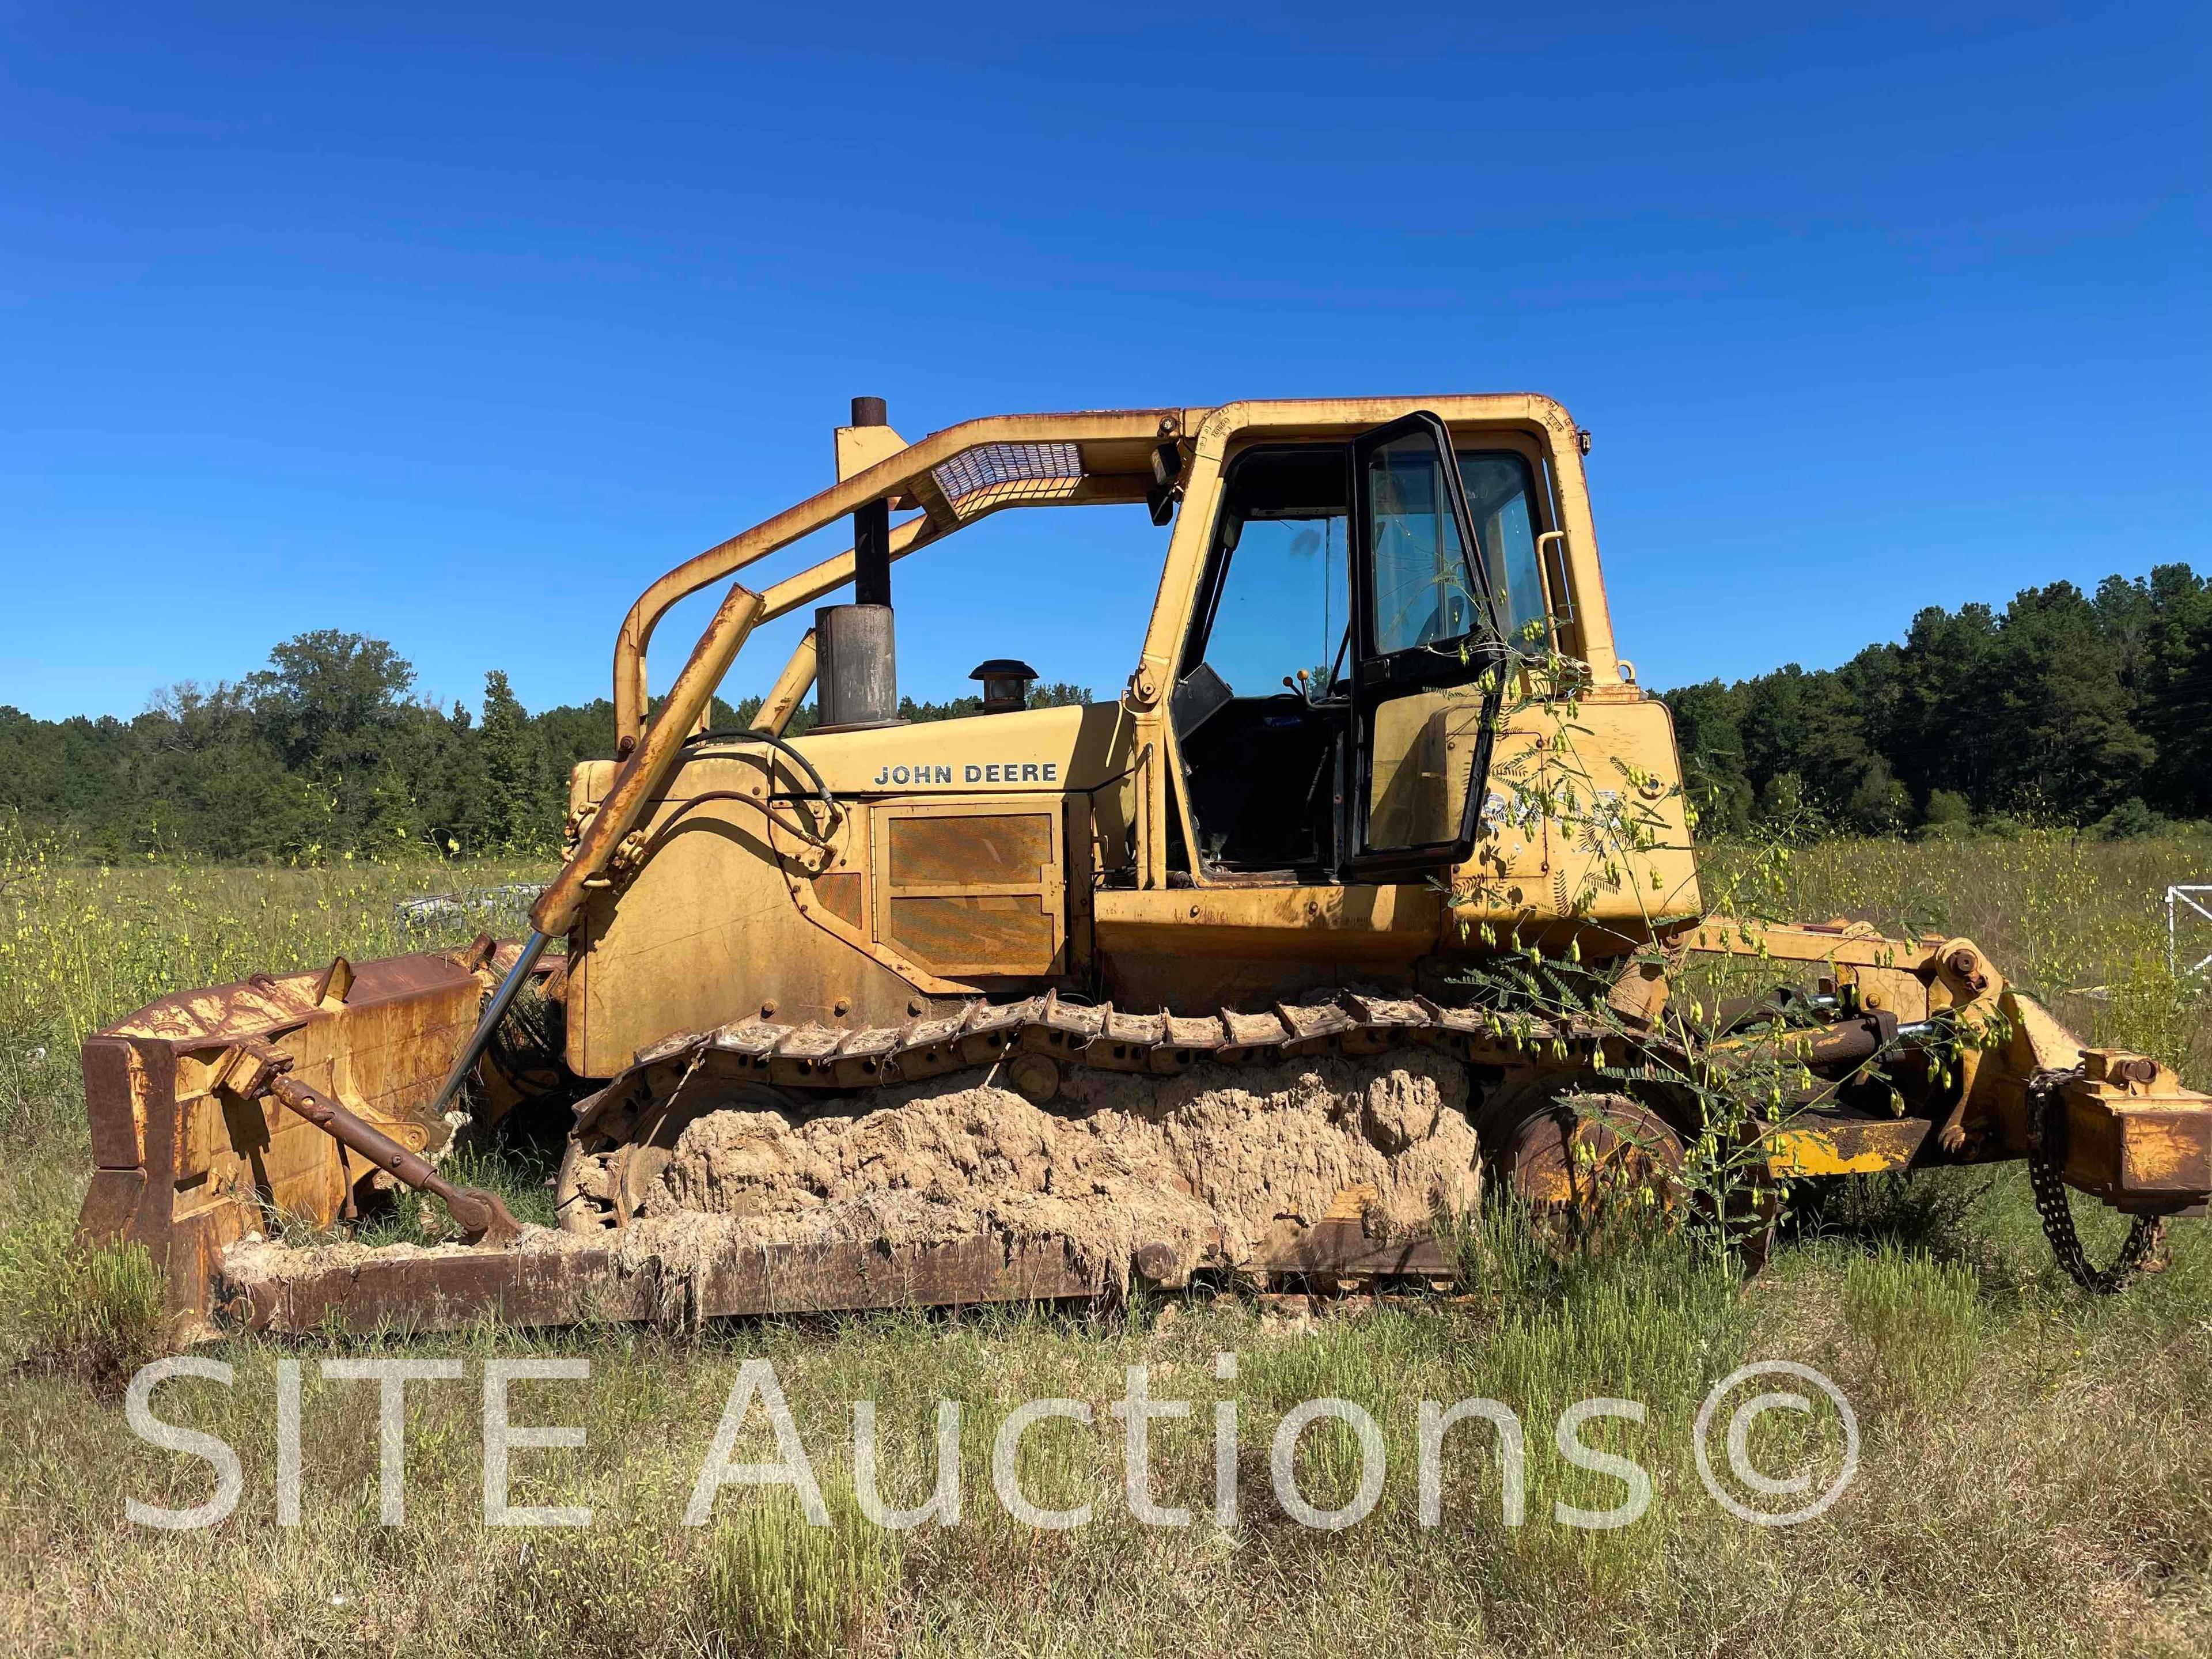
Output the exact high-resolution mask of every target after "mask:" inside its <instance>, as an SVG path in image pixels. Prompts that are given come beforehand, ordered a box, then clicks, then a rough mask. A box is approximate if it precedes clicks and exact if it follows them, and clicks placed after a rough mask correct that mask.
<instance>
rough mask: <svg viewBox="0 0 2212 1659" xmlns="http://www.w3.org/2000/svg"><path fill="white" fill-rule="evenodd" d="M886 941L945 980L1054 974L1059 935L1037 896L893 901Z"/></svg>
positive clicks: (903, 899) (999, 894) (899, 899)
mask: <svg viewBox="0 0 2212 1659" xmlns="http://www.w3.org/2000/svg"><path fill="white" fill-rule="evenodd" d="M889 908H890V919H889V921H888V923H887V924H886V925H885V927H884V933H883V937H884V943H885V944H887V945H892V946H895V947H896V949H898V950H899V951H902V952H903V953H904V954H905V955H907V956H908V957H912V958H913V959H914V960H915V961H916V962H918V963H921V965H922V966H923V967H925V968H927V969H930V970H931V971H932V972H933V973H935V974H938V975H942V976H944V977H945V978H960V977H964V976H969V975H986V974H990V975H1001V974H1048V973H1050V972H1051V971H1052V969H1053V956H1054V950H1055V948H1056V944H1057V942H1056V940H1055V939H1054V934H1055V933H1057V932H1058V929H1057V928H1055V927H1054V925H1053V918H1052V917H1051V916H1050V915H1048V914H1047V913H1046V911H1045V908H1044V903H1043V901H1042V899H1041V898H1040V897H1038V896H1036V895H1034V894H1024V895H1015V894H1010V893H980V894H973V895H967V896H951V895H942V896H935V897H927V898H907V897H897V898H894V899H892V900H891V901H890V906H889Z"/></svg>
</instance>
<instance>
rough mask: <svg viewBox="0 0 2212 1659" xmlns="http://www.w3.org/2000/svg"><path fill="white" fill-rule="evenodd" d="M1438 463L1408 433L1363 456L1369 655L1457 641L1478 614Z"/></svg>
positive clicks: (1422, 440) (1421, 439)
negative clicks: (1370, 554)
mask: <svg viewBox="0 0 2212 1659" xmlns="http://www.w3.org/2000/svg"><path fill="white" fill-rule="evenodd" d="M1439 464H1440V460H1439V457H1438V455H1437V450H1436V447H1435V446H1434V445H1433V444H1431V442H1430V441H1429V439H1428V437H1427V436H1426V435H1425V434H1413V433H1409V434H1408V435H1406V436H1405V437H1403V438H1401V439H1398V440H1396V441H1393V442H1390V443H1387V444H1385V445H1383V447H1381V448H1379V449H1377V450H1376V451H1374V452H1373V453H1371V454H1370V456H1369V457H1368V461H1367V470H1368V477H1367V501H1368V512H1369V514H1370V517H1371V519H1372V520H1373V521H1372V523H1370V525H1369V526H1368V532H1369V537H1370V545H1371V546H1372V547H1373V549H1374V569H1373V575H1372V587H1371V590H1370V594H1369V599H1370V602H1371V607H1372V610H1371V618H1370V632H1371V635H1372V637H1371V638H1370V641H1368V645H1369V648H1370V650H1371V651H1372V652H1373V653H1375V654H1376V655H1377V656H1383V657H1387V656H1391V655H1394V654H1395V653H1398V652H1401V651H1411V650H1415V649H1418V648H1419V647H1423V646H1431V645H1439V644H1442V643H1443V642H1445V641H1451V640H1457V639H1462V638H1464V637H1465V636H1466V635H1469V634H1471V633H1473V632H1474V630H1475V628H1476V626H1477V624H1478V619H1479V618H1480V616H1481V606H1480V603H1479V601H1478V599H1477V598H1476V592H1477V589H1476V581H1475V576H1474V567H1473V564H1472V562H1471V561H1470V560H1469V558H1468V550H1467V549H1465V548H1463V547H1462V546H1461V545H1460V538H1459V526H1458V524H1457V522H1456V521H1455V519H1454V518H1453V515H1452V509H1451V499H1450V496H1449V494H1448V492H1447V491H1446V489H1445V488H1444V480H1443V477H1442V475H1441V474H1440V473H1439V471H1438V466H1439Z"/></svg>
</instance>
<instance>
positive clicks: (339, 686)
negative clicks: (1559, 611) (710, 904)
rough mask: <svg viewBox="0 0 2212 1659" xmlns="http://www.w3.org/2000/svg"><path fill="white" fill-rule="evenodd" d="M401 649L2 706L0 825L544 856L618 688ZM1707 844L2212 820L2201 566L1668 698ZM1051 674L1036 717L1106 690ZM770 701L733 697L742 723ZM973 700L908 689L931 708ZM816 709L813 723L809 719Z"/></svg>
mask: <svg viewBox="0 0 2212 1659" xmlns="http://www.w3.org/2000/svg"><path fill="white" fill-rule="evenodd" d="M415 684H416V676H415V670H414V668H413V665H410V663H409V662H408V661H407V660H406V659H404V657H402V656H401V655H400V654H399V653H398V652H397V651H395V650H394V649H393V648H392V646H391V645H390V644H389V643H387V642H386V641H382V640H375V639H368V638H364V637H363V636H362V635H358V634H348V633H343V632H340V631H338V630H337V629H323V630H320V631H318V632H314V633H308V634H301V635H298V636H296V637H295V638H293V639H289V640H287V641H284V642H283V643H282V644H281V645H278V646H277V647H276V648H275V649H274V650H272V651H271V652H270V654H269V665H268V666H267V667H266V668H264V669H262V670H260V671H258V672H256V673H252V674H249V675H247V676H246V678H244V679H242V680H240V681H237V682H235V683H226V684H219V685H216V686H215V687H213V688H211V689H209V688H203V687H199V686H197V685H193V684H181V685H176V686H172V687H169V688H168V689H167V690H163V691H161V692H158V693H156V694H155V696H154V698H153V699H152V701H151V702H150V703H149V707H148V708H147V709H146V711H145V712H144V713H143V714H139V715H137V716H136V717H135V718H133V719H131V720H118V719H115V718H113V717H103V718H100V719H97V720H94V719H87V718H83V717H77V718H74V719H70V720H33V718H31V716H29V715H27V714H23V713H22V712H21V711H20V710H18V709H15V708H7V707H0V811H6V810H8V809H13V811H15V813H16V814H17V815H19V816H20V817H21V818H22V819H23V820H24V821H26V822H27V823H30V824H32V825H33V826H36V827H38V828H41V829H47V830H51V831H53V832H56V833H58V834H60V835H62V836H64V838H65V839H66V840H67V841H68V842H70V843H71V844H73V845H75V846H76V847H77V848H80V849H81V850H82V851H83V852H85V853H87V854H92V855H94V856H100V857H108V858H118V857H128V856H133V855H143V854H149V853H151V854H157V855H158V854H186V855H191V856H195V857H202V858H214V859H242V860H282V859H297V858H316V857H329V856H336V855H339V854H346V853H351V854H356V855H367V856H384V857H389V856H395V855H401V854H408V853H421V854H434V855H437V856H441V857H453V856H459V855H480V854H544V853H549V852H551V851H553V850H554V849H555V848H556V847H557V845H558V842H559V838H560V830H561V824H562V820H563V818H564V817H565V816H566V814H567V808H568V774H569V771H570V769H572V768H573V767H574V766H575V765H576V764H577V763H579V762H580V761H585V760H592V759H602V758H605V757H608V756H610V755H611V754H613V752H614V708H613V705H612V704H611V702H609V701H608V700H607V699H605V698H604V697H601V698H597V699H595V700H593V701H592V702H588V703H584V704H581V705H564V706H562V707H560V708H548V709H546V710H544V711H543V712H542V713H539V714H531V713H530V712H529V711H528V710H526V708H523V706H522V704H521V703H520V702H519V701H518V700H517V699H516V697H515V696H514V694H513V690H512V689H511V688H510V686H509V684H508V683H507V675H506V674H505V673H504V672H502V671H499V670H496V669H495V670H493V671H491V672H489V674H487V675H486V676H485V677H484V691H483V701H482V702H481V704H480V705H479V706H478V707H477V708H474V709H471V708H467V707H466V706H465V705H463V704H460V703H454V704H453V705H451V706H447V707H441V706H440V705H438V704H436V703H434V702H430V701H428V700H427V699H425V698H422V697H420V696H417V695H416V691H415ZM1665 695H1666V701H1667V702H1668V705H1669V706H1670V707H1671V708H1673V710H1674V725H1675V733H1676V737H1677V738H1678V740H1679V742H1680V746H1681V751H1682V759H1683V763H1684V769H1685V774H1686V781H1687V785H1688V787H1689V790H1690V793H1691V794H1692V798H1693V799H1694V800H1695V802H1696V804H1697V806H1698V809H1699V818H1700V828H1701V831H1702V832H1703V833H1705V834H1706V835H1712V834H1716V833H1717V834H1721V835H1731V834H1741V833H1744V832H1747V831H1748V830H1751V829H1754V828H1758V827H1760V826H1771V827H1777V828H1783V829H1791V830H1797V831H1802V830H1807V829H1811V830H1814V831H1816V832H1817V831H1819V830H1822V829H1827V830H1836V831H1846V832H1856V833H1863V834H1873V835H1894V834H1899V833H1903V832H1906V831H1911V830H1915V829H1922V830H1938V831H1944V830H1959V829H1966V828H1969V827H1973V826H1977V825H1978V826H1980V827H1984V828H1989V829H2002V828H2003V827H2005V826H2006V825H2007V824H2008V823H2016V822H2021V821H2028V822H2041V823H2068V824H2075V825H2082V826H2092V825H2093V826H2099V827H2100V828H2101V829H2103V830H2104V831H2105V832H2106V833H2108V834H2127V833H2139V832H2142V831H2145V830H2149V829H2156V828H2158V827H2159V826H2160V824H2161V823H2163V822H2165V821H2166V819H2168V818H2171V817H2180V818H2192V819H2193V818H2202V817H2212V580H2206V579H2204V578H2202V577H2199V576H2197V574H2195V573H2194V572H2192V571H2191V569H2190V568H2189V567H2188V566H2187V565H2184V564H2169V565H2160V566H2159V567H2157V568H2154V570H2152V571H2151V573H2150V574H2149V575H2148V576H2147V577H2136V578H2133V579H2130V578H2127V577H2122V576H2110V577H2107V578H2106V580H2104V581H2102V582H2101V583H2100V584H2099V585H2098V586H2097V590H2096V592H2094V593H2093V594H2085V593H2083V592H2081V590H2080V589H2079V588H2077V587H2075V586H2074V585H2073V584H2071V583H2069V582H2056V583H2053V584H2051V586H2047V587H2036V588H2027V589H2025V590H2023V591H2022V592H2020V593H2018V594H2017V595H2015V597H2014V599H2013V600H2012V602H2011V603H2010V604H2009V605H2006V606H2005V607H2004V609H2003V610H2002V611H1997V610H1995V609H1993V608H1992V607H1990V606H1989V605H1979V604H1974V605H1962V606H1961V607H1960V609H1959V610H1957V611H1946V610H1943V609H1942V608H1941V607H1930V608H1929V609H1928V610H1925V611H1921V612H1920V613H1919V615H1917V617H1914V618H1913V620H1912V625H1911V629H1908V630H1907V632H1906V635H1905V639H1904V640H1903V641H1901V642H1898V643H1892V644H1879V645H1870V646H1869V647H1866V648H1865V649H1864V650H1863V651H1861V652H1860V653H1858V654H1857V656H1855V657H1853V658H1852V659H1850V661H1849V662H1847V663H1845V664H1844V665H1842V666H1841V667H1839V668H1833V669H1816V670H1811V671H1808V670H1806V669H1803V668H1801V667H1799V666H1798V665H1796V664H1794V663H1793V664H1790V665H1788V666H1786V667H1784V668H1780V669H1778V670H1776V671H1773V672H1772V673H1769V674H1763V675H1760V676H1759V677H1758V678H1754V679H1748V680H1739V681H1737V682H1735V684H1723V683H1722V682H1720V681H1718V680H1712V681H1708V682H1706V683H1705V684H1699V685H1687V686H1684V687H1682V688H1680V690H1674V691H1670V692H1668V693H1666V694H1665ZM1090 700H1091V694H1090V692H1089V691H1088V690H1085V689H1084V688H1082V687H1079V686H1074V685H1066V684H1056V685H1049V686H1039V687H1036V688H1035V689H1034V690H1032V693H1031V702H1032V704H1033V705H1035V706H1047V705H1050V704H1054V703H1067V702H1089V701H1090ZM760 701H761V700H760V699H759V698H758V697H750V698H747V699H745V700H744V701H743V702H738V703H737V704H735V705H732V704H730V703H727V702H723V701H721V700H720V699H719V698H718V699H717V700H716V702H715V705H714V716H713V724H714V725H715V726H719V727H744V726H750V724H751V723H752V720H753V719H754V717H755V716H756V715H757V713H758V712H759V708H760ZM980 708H981V703H980V702H978V700H977V699H975V698H974V697H957V698H954V699H952V700H951V701H949V702H915V701H914V700H913V699H911V698H909V699H908V700H906V701H905V702H904V703H903V704H902V708H901V711H900V712H901V713H902V714H904V715H905V716H906V717H907V718H908V719H909V720H949V719H952V718H955V717H957V716H959V715H963V714H974V713H976V712H978V711H979V709H980ZM813 719H814V710H813V708H812V706H811V705H809V706H807V707H805V708H801V709H799V711H798V713H797V714H794V715H793V720H792V722H791V728H790V729H791V731H792V732H793V734H797V733H799V732H805V730H807V729H808V728H809V727H810V726H811V725H812V723H813Z"/></svg>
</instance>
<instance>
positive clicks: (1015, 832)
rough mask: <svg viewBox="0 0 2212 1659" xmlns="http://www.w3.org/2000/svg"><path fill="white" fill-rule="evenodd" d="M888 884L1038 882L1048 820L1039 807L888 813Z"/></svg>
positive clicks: (1047, 855) (1045, 860)
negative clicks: (952, 813)
mask: <svg viewBox="0 0 2212 1659" xmlns="http://www.w3.org/2000/svg"><path fill="white" fill-rule="evenodd" d="M884 827H885V829H886V831H887V834H886V836H885V837H884V839H885V841H886V842H887V843H888V846H887V848H886V856H887V861H888V865H889V868H888V871H887V875H888V877H889V879H890V884H891V885H892V886H894V887H927V886H951V887H957V886H962V885H964V884H968V883H969V882H1007V883H1012V882H1022V883H1026V884H1030V885H1032V886H1034V885H1036V884H1039V883H1041V882H1042V881H1043V880H1044V878H1045V876H1046V874H1047V872H1048V871H1049V870H1050V868H1051V866H1052V844H1053V837H1052V818H1051V816H1050V815H1049V814H1048V813H1047V812H1044V811H1035V812H988V813H984V812H978V813H971V814H969V815H966V816H963V817H894V818H892V819H890V822H889V823H887V824H886V825H885V826H884Z"/></svg>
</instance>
